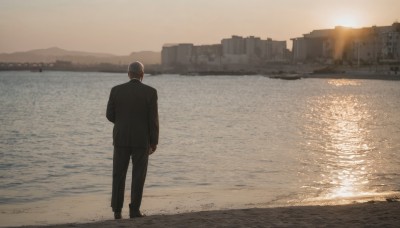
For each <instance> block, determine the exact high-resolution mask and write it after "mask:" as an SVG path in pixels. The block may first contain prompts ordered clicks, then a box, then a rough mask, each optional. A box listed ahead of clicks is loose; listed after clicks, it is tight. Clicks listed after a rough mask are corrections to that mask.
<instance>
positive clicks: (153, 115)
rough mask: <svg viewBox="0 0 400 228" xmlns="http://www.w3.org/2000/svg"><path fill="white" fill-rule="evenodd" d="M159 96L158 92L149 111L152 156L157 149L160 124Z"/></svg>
mask: <svg viewBox="0 0 400 228" xmlns="http://www.w3.org/2000/svg"><path fill="white" fill-rule="evenodd" d="M157 100H158V96H157V91H155V93H154V94H153V96H152V99H151V103H150V110H149V132H150V149H151V151H150V154H152V153H153V152H154V151H155V150H156V149H157V144H158V135H159V130H160V129H159V122H158V102H157Z"/></svg>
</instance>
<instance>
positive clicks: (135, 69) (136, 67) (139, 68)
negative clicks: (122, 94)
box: [128, 61, 144, 79]
mask: <svg viewBox="0 0 400 228" xmlns="http://www.w3.org/2000/svg"><path fill="white" fill-rule="evenodd" d="M143 74H144V66H143V64H142V63H141V62H138V61H136V62H133V63H131V64H129V67H128V75H129V78H131V79H132V78H137V79H142V78H143Z"/></svg>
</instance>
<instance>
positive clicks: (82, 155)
mask: <svg viewBox="0 0 400 228" xmlns="http://www.w3.org/2000/svg"><path fill="white" fill-rule="evenodd" d="M126 81H128V77H127V75H126V74H118V73H82V72H50V71H49V72H42V73H38V72H0V104H1V109H0V121H1V122H0V123H1V128H0V159H1V163H0V171H1V175H0V212H1V213H0V226H10V225H28V224H31V225H34V224H35V225H38V224H51V223H61V222H86V221H93V220H102V219H111V218H112V216H113V214H112V211H111V208H110V198H111V172H112V153H113V146H112V127H113V126H112V123H110V122H108V120H107V119H106V117H105V111H106V105H107V101H108V96H109V92H110V89H111V88H112V87H113V86H115V85H117V84H121V83H124V82H126ZM143 82H144V83H145V84H148V85H150V86H152V87H154V88H156V89H157V91H158V97H159V100H158V104H159V117H160V144H159V145H158V149H157V151H156V152H155V153H154V154H153V155H151V157H150V163H149V170H148V177H147V180H146V185H145V191H144V198H143V203H142V210H143V211H144V212H146V213H147V214H172V213H182V212H190V211H200V210H218V209H227V208H250V207H272V206H285V205H309V204H317V205H318V204H342V203H349V202H353V201H357V202H358V201H370V200H384V199H385V198H386V197H388V196H393V195H399V192H400V81H387V80H348V79H301V80H295V81H287V80H280V79H270V78H268V77H264V76H261V75H256V76H179V75H157V76H145V78H144V80H143ZM130 170H131V168H130ZM130 170H128V177H127V183H130V177H131V175H130V172H131V171H130ZM129 188H130V184H127V187H126V195H127V197H126V200H128V201H129V192H130V189H129ZM127 204H128V202H126V204H125V205H127ZM124 213H127V206H125V208H124ZM125 217H126V216H125Z"/></svg>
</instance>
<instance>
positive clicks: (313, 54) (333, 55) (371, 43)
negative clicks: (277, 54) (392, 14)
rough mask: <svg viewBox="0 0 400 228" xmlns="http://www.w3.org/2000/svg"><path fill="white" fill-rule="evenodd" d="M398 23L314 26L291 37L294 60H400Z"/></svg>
mask: <svg viewBox="0 0 400 228" xmlns="http://www.w3.org/2000/svg"><path fill="white" fill-rule="evenodd" d="M399 37H400V23H394V24H393V25H391V26H380V27H377V26H373V27H367V28H357V29H354V28H346V27H341V26H337V27H335V28H334V29H324V30H314V31H312V32H310V33H308V34H304V35H303V37H299V38H293V39H292V41H293V47H292V51H293V59H294V60H295V61H322V62H329V61H345V62H348V63H358V64H359V63H360V62H361V63H376V62H380V61H390V60H393V61H399V60H400V56H399V55H400V38H399Z"/></svg>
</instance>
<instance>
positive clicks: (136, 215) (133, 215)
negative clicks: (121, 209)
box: [129, 211, 146, 218]
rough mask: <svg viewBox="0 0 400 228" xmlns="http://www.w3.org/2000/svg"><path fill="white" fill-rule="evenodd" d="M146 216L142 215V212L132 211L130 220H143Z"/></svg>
mask: <svg viewBox="0 0 400 228" xmlns="http://www.w3.org/2000/svg"><path fill="white" fill-rule="evenodd" d="M145 216H146V215H145V214H142V213H141V212H140V211H130V212H129V217H130V218H142V217H145Z"/></svg>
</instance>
